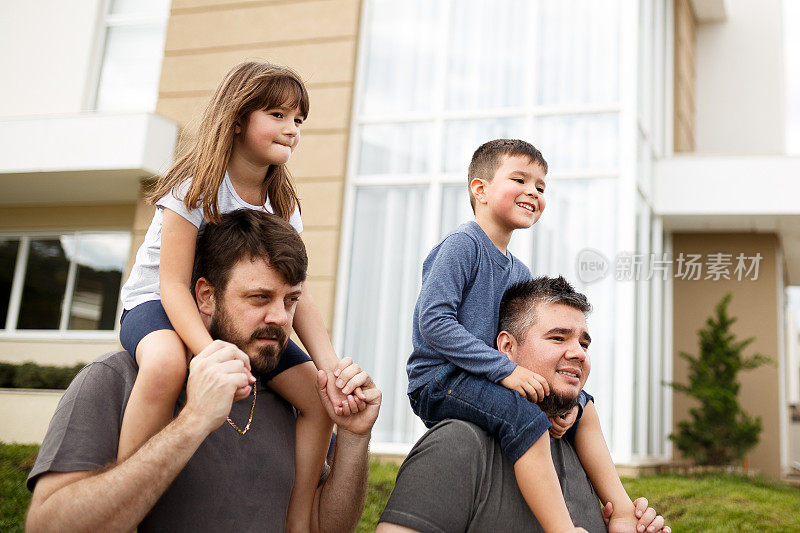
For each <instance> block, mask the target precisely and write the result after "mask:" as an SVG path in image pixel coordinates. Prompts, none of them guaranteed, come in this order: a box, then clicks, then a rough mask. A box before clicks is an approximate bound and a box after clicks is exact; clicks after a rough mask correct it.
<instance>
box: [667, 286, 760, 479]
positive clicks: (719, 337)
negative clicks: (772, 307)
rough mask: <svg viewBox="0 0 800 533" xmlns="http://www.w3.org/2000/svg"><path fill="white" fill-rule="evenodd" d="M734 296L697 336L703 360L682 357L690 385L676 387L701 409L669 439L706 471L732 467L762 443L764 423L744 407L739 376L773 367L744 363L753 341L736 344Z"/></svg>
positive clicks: (755, 359)
mask: <svg viewBox="0 0 800 533" xmlns="http://www.w3.org/2000/svg"><path fill="white" fill-rule="evenodd" d="M730 301H731V293H727V294H726V295H725V296H724V297H723V298H722V300H720V302H719V303H718V304H717V305H716V307H715V310H714V312H715V314H714V316H711V317H709V318H708V319H707V320H706V327H705V328H704V329H701V330H700V331H698V332H697V334H698V336H699V337H700V355H698V356H697V357H695V356H692V355H689V354H688V353H685V352H681V353H680V354H679V355H680V356H681V357H682V358H683V359H685V360H686V361H688V363H689V384H688V385H683V384H680V383H671V384H670V385H671V386H672V388H674V389H675V390H676V391H678V392H682V393H684V394H686V395H687V396H689V397H691V398H694V399H695V400H697V401H698V402H699V403H700V406H699V407H695V408H693V409H690V410H689V413H690V415H691V420H684V421H682V422H679V423H678V432H677V434H673V435H670V437H669V438H670V439H671V440H672V441H673V442H674V443H675V445H676V446H677V447H678V449H679V450H680V451H681V452H683V454H684V455H685V456H687V457H690V458H692V459H694V461H695V462H697V463H698V464H701V465H727V464H733V463H736V462H739V461H741V460H742V458H743V457H744V455H745V454H746V453H747V452H748V451H749V450H750V449H751V448H753V447H754V446H755V445H756V444H757V443H758V435H759V433H761V419H760V418H759V417H755V418H752V417H750V416H748V414H747V413H745V412H744V411H743V410H742V408H741V407H740V406H739V400H738V398H737V396H738V395H739V383H738V382H737V380H736V376H737V374H738V373H739V372H740V371H742V370H752V369H754V368H758V367H759V366H761V365H764V364H766V363H767V362H769V361H770V359H768V358H767V357H764V356H763V355H761V354H758V353H757V354H754V355H752V356H750V357H744V355H743V352H744V349H745V348H746V347H747V346H749V345H750V344H751V343H752V342H753V341H754V340H755V338H754V337H751V338H749V339H745V340H743V341H737V340H736V335H734V334H733V333H732V332H731V331H730V328H731V326H732V325H733V323H734V322H736V318H735V317H729V316H728V303H729V302H730Z"/></svg>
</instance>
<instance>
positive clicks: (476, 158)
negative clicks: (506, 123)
mask: <svg viewBox="0 0 800 533" xmlns="http://www.w3.org/2000/svg"><path fill="white" fill-rule="evenodd" d="M515 155H520V156H528V159H530V161H531V163H536V164H538V165H541V167H542V169H544V173H545V174H547V161H545V160H544V156H543V155H542V152H540V151H539V150H538V149H537V148H536V147H535V146H533V145H532V144H531V143H529V142H526V141H523V140H520V139H495V140H493V141H489V142H485V143H483V144H482V145H480V146H479V147H478V149H477V150H475V153H474V154H472V161H470V163H469V170H468V171H467V191H468V192H469V204H470V205H471V206H472V212H473V213H474V212H475V197H474V196H472V189H471V188H470V186H469V184H470V183H472V180H474V179H475V178H483V179H485V180H488V181H492V179H494V175H495V173H496V172H497V169H498V168H500V165H502V164H503V158H504V157H511V156H515Z"/></svg>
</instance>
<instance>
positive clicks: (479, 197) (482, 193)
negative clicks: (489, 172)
mask: <svg viewBox="0 0 800 533" xmlns="http://www.w3.org/2000/svg"><path fill="white" fill-rule="evenodd" d="M469 190H470V192H471V193H472V196H473V198H475V201H476V202H479V203H482V204H483V203H486V181H484V179H483V178H472V181H470V182H469Z"/></svg>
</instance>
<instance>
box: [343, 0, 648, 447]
mask: <svg viewBox="0 0 800 533" xmlns="http://www.w3.org/2000/svg"><path fill="white" fill-rule="evenodd" d="M442 2H443V4H444V7H443V10H444V12H445V13H448V14H449V13H450V9H451V6H452V4H453V1H452V0H442ZM533 5H534V9H533V10H534V12H533V13H532V17H533V18H534V19H536V18H537V15H538V13H537V11H538V5H537V4H536V3H534V4H533ZM371 7H372V2H370V1H369V0H367V1H364V2H362V9H361V17H360V19H361V23H360V30H359V42H358V51H359V52H358V56H357V60H356V75H355V87H354V90H353V101H352V108H351V109H352V113H351V119H350V136H349V143H348V160H347V161H348V164H347V169H346V176H345V180H346V181H345V193H344V205H343V215H342V226H341V238H340V248H339V260H338V270H337V271H338V272H339V275H338V276H337V280H336V299H335V307H334V327H333V339H334V346H335V347H336V350H337V351H338V352H339V353H341V352H342V349H343V346H344V335H345V323H346V317H347V312H346V308H347V296H348V293H349V277H348V274H347V273H348V272H349V271H350V258H351V253H352V245H353V225H354V216H355V199H356V192H357V189H358V188H359V187H366V186H395V185H396V186H400V185H425V186H427V187H428V194H427V201H426V213H431V214H434V213H439V212H440V209H441V197H442V188H443V186H445V185H451V184H459V183H465V176H463V175H461V174H454V173H447V172H444V171H442V170H441V166H440V165H441V161H442V160H443V157H442V156H443V146H442V143H443V139H444V135H443V133H444V124H445V121H450V120H458V119H471V120H474V119H480V118H506V117H520V118H522V119H524V121H525V122H524V123H525V128H526V129H527V131H526V132H525V134H526V135H527V136H528V137H530V134H531V131H530V129H531V127H532V125H533V123H534V120H535V119H536V118H538V117H542V116H551V115H576V114H595V113H616V114H617V115H618V117H619V121H620V127H619V130H618V131H619V133H618V135H619V166H618V168H616V169H611V170H593V169H584V170H581V171H575V172H572V171H569V172H558V171H556V172H552V173H550V174H549V175H548V179H549V180H562V179H571V178H617V179H619V183H624V182H626V181H627V182H628V183H630V184H631V187H630V190H629V191H628V192H627V193H626V192H625V191H623V190H622V187H618V190H619V198H620V200H621V201H620V204H619V205H620V206H627V205H628V201H627V200H628V196H629V195H630V193H633V192H634V191H635V187H636V179H635V174H634V172H635V160H636V157H635V155H634V156H633V158H632V159H633V161H632V163H633V165H632V166H631V164H630V163H627V162H625V161H624V157H626V156H627V155H628V153H629V152H628V151H627V150H628V149H626V148H624V147H623V145H624V144H625V142H626V137H625V132H626V130H625V129H623V128H624V126H625V118H624V117H625V116H629V117H631V118H632V120H630V121H629V122H628V123H629V124H631V125H633V128H629V129H628V131H636V122H637V118H636V117H637V109H636V98H635V89H636V68H635V62H634V65H633V67H634V68H633V69H630V67H629V66H628V67H626V62H627V61H629V57H630V54H631V52H632V53H633V54H634V58H635V53H636V52H635V51H636V49H637V47H636V46H629V47H628V48H627V49H626V40H625V37H624V36H623V37H622V38H621V40H620V46H619V58H620V59H619V61H620V62H619V80H620V88H619V95H620V96H619V100H618V102H617V103H616V104H613V105H570V106H566V105H557V106H540V105H535V104H534V99H535V95H536V90H535V87H536V76H537V71H536V69H535V68H530V69H528V84H529V90H528V91H527V94H526V102H525V105H524V106H522V107H518V108H502V109H497V110H483V111H481V112H472V111H470V112H463V111H458V112H456V111H449V110H445V106H444V102H443V100H444V98H445V83H444V82H445V76H446V70H447V69H446V64H445V61H446V59H447V56H446V53H447V43H448V38H449V33H450V21H449V17H443V20H442V21H441V26H440V31H439V32H438V34H437V35H438V41H437V44H436V46H435V50H436V59H435V61H436V64H435V67H434V68H435V71H436V72H437V73H438V76H437V79H436V81H435V82H434V86H433V87H432V89H431V93H432V94H434V95H435V98H436V103H435V104H434V106H433V112H432V113H425V114H421V113H402V114H387V115H383V116H375V115H372V116H364V114H363V112H362V108H361V103H362V102H364V98H363V96H364V93H365V84H366V79H367V77H366V63H367V53H368V46H369V38H370V28H369V27H368V23H369V21H370V20H371V12H370V10H371ZM629 9H630V7H629V4H628V3H626V2H624V1H623V2H620V12H621V13H622V14H623V15H624V16H623V17H622V20H621V22H620V29H621V31H623V33H625V32H627V33H628V34H629V35H630V34H631V30H633V29H635V27H636V26H635V24H634V25H632V24H631V22H635V21H636V20H637V19H638V12H635V11H634V14H633V20H631V18H630V17H628V16H625V15H627V14H626V10H629ZM625 25H627V26H628V27H627V28H625V27H624V26H625ZM633 36H634V43H635V32H634V33H633ZM628 44H631V43H629V42H628ZM529 46H531V47H533V48H535V47H536V43H535V39H530V40H529ZM531 51H532V52H535V50H531ZM626 68H627V71H626ZM631 76H632V78H633V79H632V86H633V88H634V98H633V99H632V105H633V109H632V112H631V110H630V105H631V103H628V102H626V101H625V93H624V89H623V85H624V83H626V82H628V83H630V80H631ZM423 121H424V122H432V123H433V124H434V126H433V129H432V139H433V141H432V143H431V147H430V152H429V153H428V156H429V158H430V161H433V162H434V165H435V167H434V168H436V169H437V170H435V171H433V172H431V173H425V174H402V175H400V174H381V175H359V174H358V172H357V171H358V162H359V159H360V142H361V138H360V135H359V131H360V127H361V126H363V125H367V124H383V123H411V122H423ZM630 138H631V137H629V139H630ZM627 142H628V143H629V144H630V146H635V142H636V141H635V137H634V138H633V140H632V141H631V140H628V141H627ZM634 153H635V150H634ZM626 173H627V175H628V179H627V180H626V179H624V177H625V174H626ZM631 198H632V197H631ZM631 212H632V213H633V214H634V215H635V210H634V211H631ZM619 220H625V221H626V222H628V220H629V217H621V218H619ZM439 224H440V217H437V216H432V219H431V221H430V223H428V224H427V227H426V231H425V235H426V237H425V239H424V243H423V245H422V246H421V253H422V254H423V255H422V257H420V258H419V261H420V263H421V262H422V259H424V256H425V254H426V253H427V251H428V250H430V249H431V248H432V247H433V246H434V245H435V244H436V242H438V240H439V234H440V228H439ZM626 225H627V224H626ZM622 227H623V226H622V225H621V224H620V222H619V221H618V222H617V233H618V236H617V239H618V240H617V242H618V246H619V244H621V243H623V242H626V241H625V240H622V239H620V236H621V235H620V234H621V232H622V231H623V230H622V229H621V228H622ZM525 252H526V250H519V253H518V255H521V256H524V254H525ZM529 255H530V254H529ZM626 294H627V293H620V291H617V294H616V296H615V298H616V301H617V313H622V314H623V315H625V314H626V313H629V312H631V311H624V308H625V307H627V306H625V305H623V303H624V302H626V301H630V302H632V295H633V293H632V291H631V292H630V295H629V298H628V299H627V300H626V299H621V298H620V296H621V295H623V296H624V295H626ZM630 320H631V323H632V320H633V316H632V315H631V316H630ZM616 335H617V336H618V335H619V332H617V333H616ZM626 335H627V336H628V337H630V336H631V335H630V330H627V331H626ZM617 346H618V347H619V345H617ZM622 349H623V350H624V349H625V347H624V346H623V347H622ZM629 349H630V352H631V357H632V352H633V346H632V345H631V346H630V347H629ZM623 359H624V358H623ZM617 364H619V362H617ZM629 379H630V376H628V380H629ZM627 389H628V391H630V390H631V388H630V381H628V383H627ZM614 398H615V401H614V404H615V406H617V407H616V409H615V414H614V416H617V414H618V413H616V411H617V410H619V408H620V406H623V405H624V406H625V408H626V409H629V406H630V403H629V402H625V403H620V402H618V401H617V396H616V394H615V395H614ZM409 409H410V408H409ZM625 416H627V417H629V416H630V413H629V412H626V415H625ZM618 425H619V426H625V425H626V424H618ZM627 426H628V427H627V428H625V429H623V431H622V436H623V438H625V439H630V438H631V428H630V424H627ZM425 430H426V428H425V426H424V425H423V424H422V422H421V421H420V420H419V419H418V418H417V419H416V427H415V438H418V437H419V436H421V435H422V433H423V432H424V431H425ZM610 436H611V437H612V440H613V435H610ZM410 447H411V444H410V443H409V444H399V443H381V442H373V443H372V444H371V449H372V451H373V452H376V453H405V452H407V451H408V450H409V449H410ZM623 456H626V458H629V457H630V448H629V447H627V448H626V449H625V450H624V453H623Z"/></svg>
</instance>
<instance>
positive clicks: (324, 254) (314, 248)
mask: <svg viewBox="0 0 800 533" xmlns="http://www.w3.org/2000/svg"><path fill="white" fill-rule="evenodd" d="M303 242H304V243H305V244H306V251H307V253H308V275H309V277H311V278H320V277H325V278H334V277H335V276H336V262H337V260H338V259H339V257H338V255H337V252H338V250H339V246H338V245H339V229H338V228H333V229H307V230H304V231H303Z"/></svg>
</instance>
